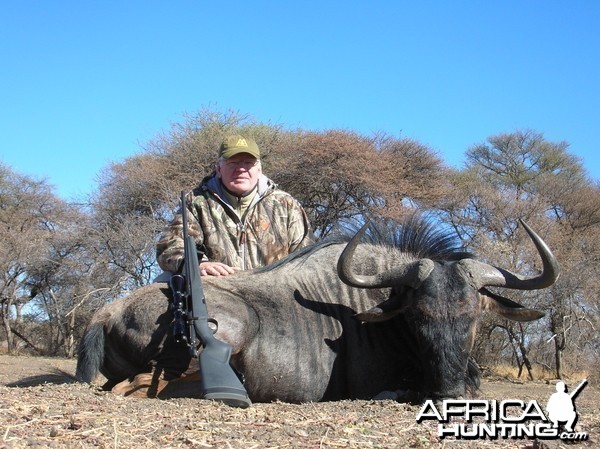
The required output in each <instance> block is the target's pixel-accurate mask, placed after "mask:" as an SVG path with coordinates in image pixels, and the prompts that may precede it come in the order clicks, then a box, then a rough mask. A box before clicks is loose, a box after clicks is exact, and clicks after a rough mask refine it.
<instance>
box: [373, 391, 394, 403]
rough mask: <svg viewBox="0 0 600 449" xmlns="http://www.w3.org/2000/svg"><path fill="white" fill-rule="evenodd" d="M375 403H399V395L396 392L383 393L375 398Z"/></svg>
mask: <svg viewBox="0 0 600 449" xmlns="http://www.w3.org/2000/svg"><path fill="white" fill-rule="evenodd" d="M373 400H374V401H397V400H398V393H396V392H395V391H382V392H381V393H378V394H376V395H375V396H373Z"/></svg>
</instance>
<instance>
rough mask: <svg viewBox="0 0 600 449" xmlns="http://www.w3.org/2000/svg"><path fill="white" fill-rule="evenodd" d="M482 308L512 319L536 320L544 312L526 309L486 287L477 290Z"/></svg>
mask: <svg viewBox="0 0 600 449" xmlns="http://www.w3.org/2000/svg"><path fill="white" fill-rule="evenodd" d="M479 293H480V294H481V299H482V301H483V308H484V309H485V310H489V311H491V312H494V313H495V314H497V315H500V316H501V317H504V318H506V319H508V320H512V321H533V320H538V319H540V318H541V317H543V316H544V315H545V314H544V313H543V312H540V311H539V310H534V309H528V308H527V307H523V306H522V305H521V304H519V303H517V302H514V301H511V300H510V299H508V298H504V297H502V296H500V295H496V294H494V293H492V292H491V291H489V290H488V289H486V288H482V289H481V290H479Z"/></svg>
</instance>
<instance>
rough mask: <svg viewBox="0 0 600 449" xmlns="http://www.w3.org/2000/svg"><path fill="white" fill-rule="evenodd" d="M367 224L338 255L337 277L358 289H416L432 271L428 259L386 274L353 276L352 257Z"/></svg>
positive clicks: (430, 261) (410, 263)
mask: <svg viewBox="0 0 600 449" xmlns="http://www.w3.org/2000/svg"><path fill="white" fill-rule="evenodd" d="M368 225H369V224H368V223H367V224H365V225H364V226H363V227H362V228H360V230H359V231H358V232H357V233H356V234H355V235H354V237H352V239H350V241H349V242H348V244H347V245H346V247H345V248H344V251H342V254H341V255H340V258H339V259H338V264H337V272H338V276H339V277H340V279H341V280H342V282H344V283H345V284H348V285H350V286H351V287H358V288H384V287H392V286H397V285H407V286H409V287H412V288H417V287H419V285H421V283H422V282H423V280H425V279H427V276H429V274H430V273H431V271H432V270H433V261H432V260H430V259H421V260H417V261H414V262H408V263H405V264H403V265H401V266H399V267H397V268H395V269H394V270H391V271H388V272H386V273H378V274H375V275H372V276H363V275H358V274H355V273H354V271H353V270H352V267H351V265H352V257H353V256H354V252H355V250H356V247H357V246H358V243H359V242H360V239H361V238H362V236H363V235H364V234H365V232H366V230H367V227H368Z"/></svg>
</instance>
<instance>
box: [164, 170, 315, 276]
mask: <svg viewBox="0 0 600 449" xmlns="http://www.w3.org/2000/svg"><path fill="white" fill-rule="evenodd" d="M188 204H189V206H188V210H189V213H188V229H189V231H188V232H189V235H190V236H193V237H194V240H195V241H196V246H197V249H198V251H200V252H201V253H202V254H203V259H204V260H211V261H216V262H222V263H225V264H227V265H230V266H233V267H239V268H241V269H243V270H248V269H252V268H257V267H260V266H263V265H267V264H269V263H272V262H275V261H276V260H279V259H281V258H283V257H285V256H286V255H288V254H289V253H291V252H293V251H295V250H297V249H299V248H302V247H304V246H306V245H308V244H309V243H311V242H312V241H313V236H312V231H311V228H310V223H309V221H308V217H307V216H306V213H305V212H304V209H302V206H300V203H298V201H297V200H295V199H294V198H293V197H292V196H291V195H290V194H289V193H286V192H284V191H283V190H279V189H277V187H276V186H275V184H274V183H273V181H271V180H270V179H269V178H267V177H266V176H264V175H263V176H262V177H261V178H260V179H259V181H258V186H257V193H256V195H255V196H254V198H253V200H252V203H251V204H250V205H249V206H248V208H247V209H246V211H245V214H244V216H243V217H239V216H238V214H237V213H236V209H235V207H233V206H232V205H231V204H229V203H228V202H227V200H226V195H225V194H224V192H223V188H222V185H221V182H220V181H219V179H218V178H217V177H216V175H215V174H214V173H213V175H211V176H209V177H207V178H205V179H204V180H203V181H202V183H201V184H200V186H199V187H198V188H196V189H194V190H193V191H192V200H191V202H190V203H188ZM182 230H183V223H182V216H181V212H179V213H177V214H176V216H175V218H174V220H173V221H172V222H171V223H170V224H169V225H168V226H167V228H166V229H165V231H164V232H163V234H162V235H161V237H160V240H159V242H158V243H157V246H156V259H157V261H158V264H159V265H160V267H161V268H162V269H163V270H165V271H171V272H175V271H177V270H178V268H179V266H180V264H181V262H182V261H183V232H182Z"/></svg>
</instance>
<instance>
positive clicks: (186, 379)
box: [111, 363, 201, 399]
mask: <svg viewBox="0 0 600 449" xmlns="http://www.w3.org/2000/svg"><path fill="white" fill-rule="evenodd" d="M199 382H200V376H199V370H198V367H197V366H196V365H195V364H193V363H192V365H191V366H190V368H189V369H188V370H187V371H186V372H185V373H183V374H182V375H181V376H179V377H172V376H169V375H168V374H166V373H165V371H164V370H162V369H160V368H154V369H153V370H152V371H151V372H148V373H140V374H138V375H136V376H135V377H133V378H131V379H127V380H124V381H123V382H119V383H118V384H116V385H114V386H113V387H112V388H111V391H112V392H113V393H116V394H120V395H123V396H132V397H138V398H159V399H171V398H183V397H185V398H200V397H201V394H200V383H199Z"/></svg>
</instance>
